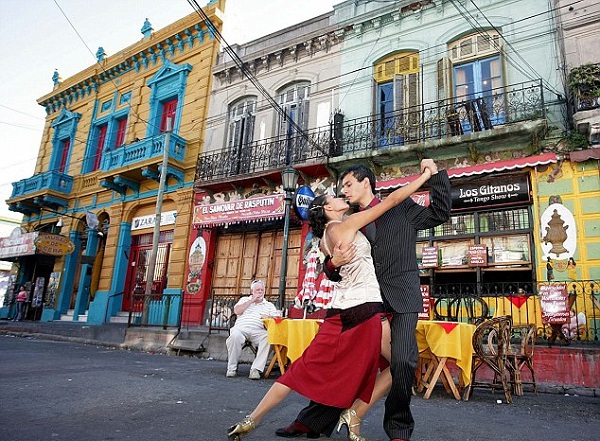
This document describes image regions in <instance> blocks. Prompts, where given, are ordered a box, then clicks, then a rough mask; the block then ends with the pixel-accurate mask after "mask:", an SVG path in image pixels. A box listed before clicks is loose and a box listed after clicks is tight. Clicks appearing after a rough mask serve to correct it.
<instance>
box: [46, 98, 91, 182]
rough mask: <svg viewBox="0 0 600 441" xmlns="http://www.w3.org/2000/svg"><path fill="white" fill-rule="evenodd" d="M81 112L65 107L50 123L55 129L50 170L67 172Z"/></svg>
mask: <svg viewBox="0 0 600 441" xmlns="http://www.w3.org/2000/svg"><path fill="white" fill-rule="evenodd" d="M80 119H81V114H79V113H76V112H71V111H69V110H67V109H65V108H63V109H62V110H61V112H60V115H58V117H57V118H56V119H55V120H54V121H53V122H52V123H51V124H50V126H51V127H52V129H53V130H54V134H53V135H52V156H51V158H50V164H49V167H48V170H49V171H51V172H58V173H66V172H67V169H68V168H69V158H70V157H71V140H72V139H73V140H74V139H75V136H76V133H77V124H78V123H79V120H80ZM90 156H91V155H90Z"/></svg>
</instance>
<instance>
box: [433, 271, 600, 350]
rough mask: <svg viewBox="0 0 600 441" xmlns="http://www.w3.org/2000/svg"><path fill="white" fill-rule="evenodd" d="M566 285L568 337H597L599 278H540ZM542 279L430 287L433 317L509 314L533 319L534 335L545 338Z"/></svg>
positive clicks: (478, 318) (471, 319)
mask: <svg viewBox="0 0 600 441" xmlns="http://www.w3.org/2000/svg"><path fill="white" fill-rule="evenodd" d="M548 284H550V285H563V284H564V285H566V288H567V295H568V303H569V304H570V305H571V306H570V312H571V317H570V319H569V320H568V321H567V323H565V324H563V325H562V331H563V334H565V336H566V337H567V339H569V340H577V341H587V342H598V341H599V340H600V281H598V280H573V281H568V282H543V285H548ZM541 285H542V283H538V284H533V283H527V282H504V283H487V284H475V283H453V284H438V285H433V286H432V287H431V297H432V310H433V312H432V318H433V319H434V320H447V321H463V322H469V323H478V322H480V321H481V320H484V319H486V318H491V317H495V316H499V315H505V314H507V315H510V316H512V317H513V323H515V324H529V323H533V324H535V325H536V327H537V329H538V337H540V338H542V339H548V338H549V337H550V334H551V332H552V329H551V328H550V326H549V325H548V324H546V323H544V322H543V320H542V309H541V303H540V296H539V292H540V286H541Z"/></svg>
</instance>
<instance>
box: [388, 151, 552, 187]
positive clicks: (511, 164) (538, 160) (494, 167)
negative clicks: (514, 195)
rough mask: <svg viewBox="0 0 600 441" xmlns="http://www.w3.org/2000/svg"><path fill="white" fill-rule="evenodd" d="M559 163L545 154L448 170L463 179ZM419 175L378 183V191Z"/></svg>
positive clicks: (404, 183)
mask: <svg viewBox="0 0 600 441" xmlns="http://www.w3.org/2000/svg"><path fill="white" fill-rule="evenodd" d="M555 162H558V157H557V156H556V154H555V153H544V154H543V155H536V156H527V157H525V158H519V159H507V160H505V161H496V162H486V163H485V164H477V165H472V166H467V167H457V168H451V169H448V176H449V177H450V178H463V177H466V176H474V175H481V174H484V173H494V172H500V171H507V170H515V169H521V168H526V167H535V166H536V165H546V164H553V163H555ZM417 177H418V175H411V176H404V177H402V178H396V179H390V180H389V181H381V182H377V184H376V188H377V190H391V189H394V188H398V187H402V186H404V185H406V184H409V183H411V182H412V181H414V180H415V179H417Z"/></svg>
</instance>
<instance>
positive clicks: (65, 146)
mask: <svg viewBox="0 0 600 441" xmlns="http://www.w3.org/2000/svg"><path fill="white" fill-rule="evenodd" d="M70 148H71V140H70V139H63V140H62V141H60V162H59V163H58V171H59V173H65V172H66V170H67V163H68V159H69V149H70Z"/></svg>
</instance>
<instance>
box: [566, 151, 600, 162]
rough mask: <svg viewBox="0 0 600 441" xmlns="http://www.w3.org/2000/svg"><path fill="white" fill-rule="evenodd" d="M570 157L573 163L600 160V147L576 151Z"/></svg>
mask: <svg viewBox="0 0 600 441" xmlns="http://www.w3.org/2000/svg"><path fill="white" fill-rule="evenodd" d="M569 157H570V158H571V161H573V162H583V161H587V160H588V159H600V147H596V148H592V149H586V150H576V151H574V152H571V153H569Z"/></svg>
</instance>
